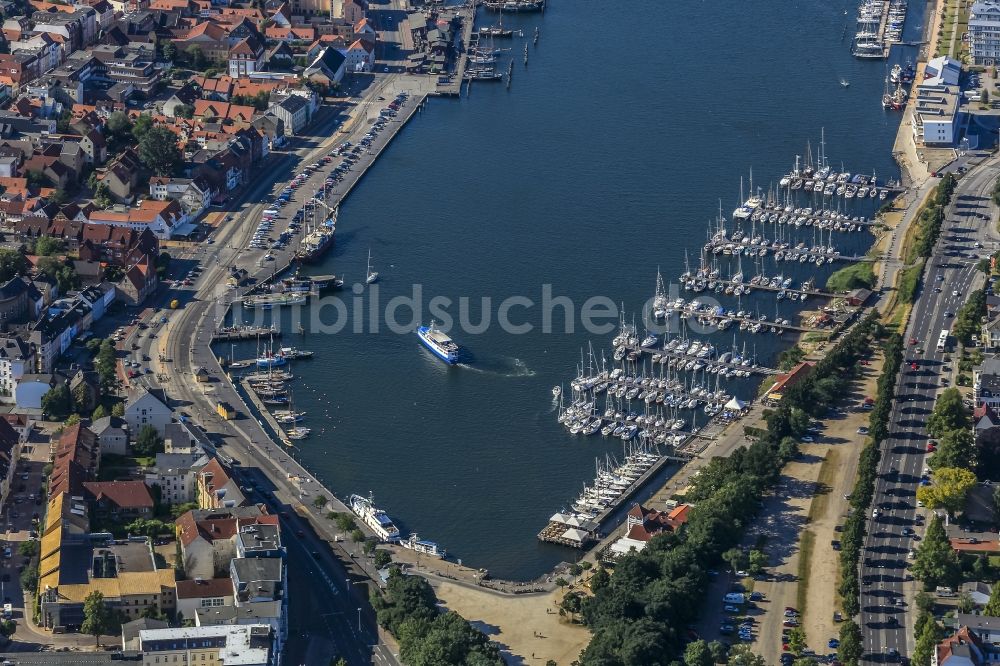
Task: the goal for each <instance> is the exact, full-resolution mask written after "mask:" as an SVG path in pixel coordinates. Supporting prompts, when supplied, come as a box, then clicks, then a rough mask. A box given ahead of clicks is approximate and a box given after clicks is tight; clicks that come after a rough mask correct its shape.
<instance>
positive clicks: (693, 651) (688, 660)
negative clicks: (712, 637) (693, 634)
mask: <svg viewBox="0 0 1000 666" xmlns="http://www.w3.org/2000/svg"><path fill="white" fill-rule="evenodd" d="M714 664H715V659H713V658H712V651H711V650H710V649H709V648H708V643H706V642H705V641H704V640H701V639H698V640H696V641H693V642H691V643H688V646H687V648H685V650H684V666H713V665H714Z"/></svg>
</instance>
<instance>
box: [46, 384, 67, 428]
mask: <svg viewBox="0 0 1000 666" xmlns="http://www.w3.org/2000/svg"><path fill="white" fill-rule="evenodd" d="M42 411H43V412H45V415H46V416H48V417H49V418H50V419H52V420H54V421H62V420H64V419H65V418H66V417H67V416H69V414H70V412H71V411H73V397H72V396H71V395H70V394H69V386H67V385H66V383H65V382H62V383H60V384H57V385H56V386H55V387H54V388H51V389H49V391H48V392H47V393H46V394H45V395H43V396H42Z"/></svg>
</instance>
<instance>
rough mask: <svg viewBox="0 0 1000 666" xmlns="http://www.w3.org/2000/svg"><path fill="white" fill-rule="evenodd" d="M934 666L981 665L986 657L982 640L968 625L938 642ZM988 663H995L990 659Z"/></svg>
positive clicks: (985, 660) (984, 662) (933, 661)
mask: <svg viewBox="0 0 1000 666" xmlns="http://www.w3.org/2000/svg"><path fill="white" fill-rule="evenodd" d="M932 663H933V664H934V666H983V665H984V664H986V663H987V658H986V654H985V650H984V646H983V643H982V641H980V640H979V637H978V636H976V635H975V634H974V633H973V632H972V631H970V630H969V628H968V627H960V628H959V630H958V631H956V632H955V633H954V634H952V635H951V636H949V637H948V638H946V639H944V640H943V641H941V642H940V643H938V645H937V647H936V648H935V650H934V655H933V660H932ZM990 663H995V662H994V661H992V660H990Z"/></svg>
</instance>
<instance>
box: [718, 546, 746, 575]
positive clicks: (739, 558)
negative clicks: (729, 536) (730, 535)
mask: <svg viewBox="0 0 1000 666" xmlns="http://www.w3.org/2000/svg"><path fill="white" fill-rule="evenodd" d="M722 559H723V561H724V562H725V563H726V564H728V565H729V566H730V568H731V569H732V570H733V571H741V570H743V569H746V568H747V566H749V564H750V558H749V557H747V554H746V551H744V550H743V549H742V548H730V549H729V550H727V551H726V552H724V553H723V554H722Z"/></svg>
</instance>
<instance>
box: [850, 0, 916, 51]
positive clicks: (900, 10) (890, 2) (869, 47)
mask: <svg viewBox="0 0 1000 666" xmlns="http://www.w3.org/2000/svg"><path fill="white" fill-rule="evenodd" d="M906 2H907V0H864V2H862V3H861V5H860V6H859V7H858V25H857V28H858V29H857V33H856V34H855V35H854V40H853V42H854V44H853V48H852V49H851V53H852V54H853V55H854V57H855V58H862V59H882V60H884V59H886V58H888V57H889V50H890V49H891V48H892V45H893V44H899V43H901V42H902V36H903V23H904V21H905V20H906Z"/></svg>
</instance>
